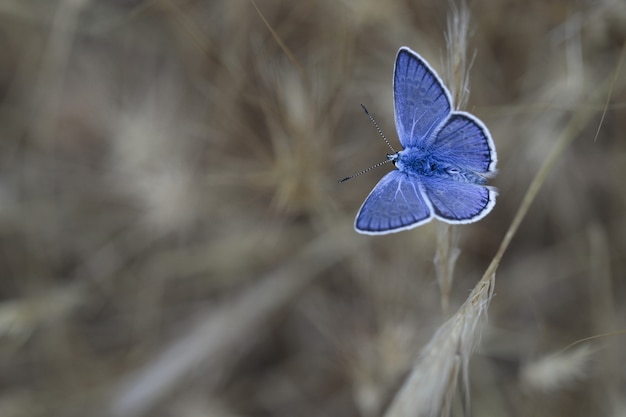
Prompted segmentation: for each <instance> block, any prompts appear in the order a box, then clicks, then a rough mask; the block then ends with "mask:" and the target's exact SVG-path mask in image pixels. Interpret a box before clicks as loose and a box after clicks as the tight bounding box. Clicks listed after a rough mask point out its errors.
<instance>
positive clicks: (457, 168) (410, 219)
mask: <svg viewBox="0 0 626 417" xmlns="http://www.w3.org/2000/svg"><path fill="white" fill-rule="evenodd" d="M393 98H394V110H395V120H396V129H397V130H398V137H399V139H400V143H401V144H402V146H403V147H404V149H403V150H401V151H400V152H396V153H393V154H389V155H387V159H389V160H390V161H392V162H393V163H394V165H395V166H396V168H397V169H396V170H393V171H391V172H390V173H388V174H387V175H385V176H384V177H383V178H382V179H381V180H380V182H379V183H378V184H376V186H375V187H374V189H373V190H372V192H371V193H370V194H369V196H367V198H366V199H365V202H363V205H362V206H361V208H360V210H359V213H358V214H357V216H356V220H355V223H354V228H355V229H356V231H357V232H359V233H365V234H370V235H382V234H387V233H394V232H399V231H402V230H408V229H412V228H414V227H417V226H420V225H422V224H424V223H427V222H429V221H431V220H432V219H433V218H436V219H439V220H441V221H444V222H446V223H451V224H461V223H472V222H475V221H477V220H480V219H482V218H483V217H485V216H486V215H487V214H488V213H489V212H490V211H491V210H492V209H493V207H494V206H495V204H496V195H497V191H496V190H495V189H494V188H493V187H489V186H486V185H484V184H485V183H486V182H487V179H488V178H490V177H492V176H494V175H495V173H496V162H497V155H496V148H495V145H494V144H493V140H492V139H491V135H490V134H489V130H488V129H487V127H486V126H485V125H484V124H483V122H481V121H480V120H479V119H478V118H477V117H476V116H474V115H472V114H469V113H466V112H462V111H455V110H453V109H452V100H451V96H450V92H449V91H448V89H447V88H446V86H445V85H444V84H443V82H442V81H441V78H439V76H438V75H437V73H436V72H435V71H434V70H433V69H432V68H431V67H430V65H428V63H427V62H426V61H425V60H424V59H423V58H422V57H420V56H419V55H418V54H417V53H415V52H413V51H412V50H411V49H409V48H407V47H402V48H400V50H399V51H398V55H397V57H396V65H395V68H394V75H393Z"/></svg>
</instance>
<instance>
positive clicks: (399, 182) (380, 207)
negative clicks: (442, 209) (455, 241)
mask: <svg viewBox="0 0 626 417" xmlns="http://www.w3.org/2000/svg"><path fill="white" fill-rule="evenodd" d="M432 216H433V215H432V210H431V208H430V206H429V204H428V202H427V201H426V200H425V198H424V195H423V193H422V191H421V185H420V183H419V182H418V181H417V179H416V177H415V176H410V175H408V174H406V173H404V172H402V171H398V170H394V171H391V172H390V173H388V174H387V175H385V176H384V177H383V178H382V179H381V180H380V182H379V183H378V184H376V186H375V187H374V189H373V190H372V192H371V193H370V195H369V196H367V198H366V199H365V201H364V202H363V205H362V206H361V209H360V210H359V213H358V214H357V216H356V221H355V223H354V228H355V229H356V231H357V232H359V233H365V234H369V235H377V234H386V233H393V232H399V231H401V230H407V229H411V228H413V227H417V226H419V225H421V224H424V223H426V222H428V221H430V220H431V219H432Z"/></svg>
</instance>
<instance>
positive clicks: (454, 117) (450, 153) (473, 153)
mask: <svg viewBox="0 0 626 417" xmlns="http://www.w3.org/2000/svg"><path fill="white" fill-rule="evenodd" d="M431 148H432V152H433V153H434V154H435V155H436V156H437V158H439V159H442V160H446V161H447V162H448V163H449V164H450V165H455V166H458V167H459V168H462V169H465V170H468V171H472V172H476V173H481V174H489V173H492V172H495V167H496V162H497V160H498V158H497V155H496V148H495V146H494V144H493V140H492V139H491V135H490V134H489V130H488V129H487V127H485V125H484V124H483V123H482V122H481V121H480V120H478V119H477V118H476V117H474V116H473V115H471V114H469V113H464V112H453V113H452V114H451V115H450V117H449V118H448V120H446V121H445V123H444V124H443V126H442V127H441V129H440V130H439V131H438V132H437V133H436V134H435V135H434V141H433V144H432V146H431Z"/></svg>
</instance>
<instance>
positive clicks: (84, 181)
mask: <svg viewBox="0 0 626 417" xmlns="http://www.w3.org/2000/svg"><path fill="white" fill-rule="evenodd" d="M256 5H257V6H258V10H257V9H256V8H255V4H254V3H252V2H250V1H227V0H162V1H141V0H109V1H88V0H65V1H36V0H33V1H21V0H5V1H2V2H1V3H0V97H1V99H2V101H1V106H0V146H1V148H0V242H1V243H0V276H1V280H0V297H1V303H0V369H1V371H0V415H1V416H3V417H27V416H28V417H39V416H54V417H56V416H99V415H102V416H141V415H150V416H180V417H197V416H218V417H222V416H224V417H227V416H228V417H234V416H300V417H307V416H311V417H313V416H342V417H348V416H355V417H356V416H363V417H370V416H378V415H381V414H382V412H383V410H384V409H385V407H386V406H387V405H388V404H389V402H390V401H391V399H392V398H393V395H394V393H395V392H396V391H397V389H398V387H399V386H400V385H401V383H402V381H403V378H404V376H405V375H406V374H407V372H408V371H409V369H410V367H411V365H412V363H413V362H414V360H415V358H416V357H417V354H418V353H419V350H420V349H421V347H423V346H424V345H425V344H426V343H427V342H428V340H429V339H430V338H431V337H432V335H433V333H434V332H435V331H436V329H437V328H438V326H439V325H441V324H442V323H443V321H444V320H445V314H444V313H443V312H442V306H441V302H440V295H439V289H438V287H437V283H436V279H435V269H434V265H433V259H434V256H435V250H436V233H437V227H438V226H437V224H436V222H433V223H431V224H428V225H425V226H422V227H419V228H417V229H414V230H411V231H407V232H403V233H399V234H393V235H388V236H381V237H371V236H362V235H358V234H356V233H355V232H354V230H353V219H354V216H355V214H356V212H357V210H358V208H359V206H360V205H361V203H362V201H363V199H364V198H365V197H366V195H367V194H368V193H369V191H370V190H371V188H372V187H373V186H374V185H375V183H376V182H377V181H378V180H379V179H380V178H381V177H382V176H383V175H384V173H385V172H387V171H388V170H389V169H390V167H389V166H385V167H381V168H378V169H376V170H374V171H372V172H370V173H368V174H367V175H364V176H361V177H359V178H357V179H353V180H351V181H349V182H347V183H342V184H338V183H337V180H338V179H340V178H343V177H345V176H347V175H350V174H353V173H356V172H357V171H360V170H361V169H363V168H366V167H368V166H370V165H373V164H374V163H376V162H379V161H381V160H384V159H385V153H386V152H388V149H387V148H386V146H385V144H384V143H383V142H382V141H381V140H380V138H379V137H378V134H377V133H376V131H375V129H374V127H373V126H372V124H371V123H370V121H369V120H368V119H367V117H366V116H365V115H364V114H363V111H362V109H361V107H360V104H361V103H363V104H365V105H366V106H367V107H368V110H369V111H370V112H371V113H372V114H373V115H374V117H375V118H376V119H377V121H378V123H379V124H380V126H381V128H382V130H383V131H384V132H385V133H386V135H387V136H388V137H389V139H390V141H391V142H392V144H393V145H395V146H396V147H399V144H398V142H397V137H396V133H395V127H394V123H393V104H392V89H391V82H392V71H393V64H394V59H395V55H396V52H397V50H398V48H399V47H400V46H403V45H406V46H409V47H411V48H412V49H414V50H415V51H417V52H418V53H420V54H421V55H422V56H424V57H425V58H426V59H427V60H429V62H430V63H431V64H432V65H433V66H434V67H435V68H436V69H437V70H438V71H439V72H440V73H443V69H444V64H445V59H446V56H447V55H446V43H445V31H446V21H447V18H448V16H449V14H450V10H451V3H450V2H445V1H444V2H441V1H434V0H432V1H427V0H421V1H420V0H416V1H409V0H398V1H389V2H380V1H373V0H372V1H369V0H363V1H356V0H340V1H329V0H320V1H311V2H292V1H279V0H275V1H266V0H257V3H256ZM469 8H470V11H471V13H472V17H471V20H470V29H471V37H470V39H469V44H468V51H467V52H468V57H470V58H471V57H472V56H475V58H474V60H473V66H472V68H471V72H470V86H471V93H470V96H469V102H468V104H467V106H466V109H467V110H468V111H471V112H473V113H475V114H476V115H477V116H478V117H480V118H481V119H482V120H483V121H484V122H485V124H486V125H487V126H489V128H490V130H491V133H492V136H493V138H494V141H495V143H496V146H497V150H498V156H499V163H498V168H499V174H498V176H497V177H496V178H495V179H494V180H493V181H492V184H493V185H495V186H496V187H498V189H499V190H500V196H499V198H498V203H497V205H496V207H495V209H494V210H493V212H492V213H491V214H490V215H489V216H487V217H486V218H485V219H484V220H482V221H480V222H478V223H475V224H471V225H465V226H461V227H459V228H458V232H459V241H458V246H459V248H460V249H461V251H462V252H461V254H460V257H459V261H458V263H457V266H456V270H455V281H454V285H453V288H452V293H451V297H450V305H451V310H452V312H454V311H455V310H456V309H457V308H458V306H459V305H461V304H462V303H463V301H464V300H465V298H466V296H467V295H468V294H469V291H470V290H471V289H472V288H473V286H474V284H475V283H476V282H477V281H478V280H479V279H480V277H481V275H482V273H483V272H484V270H485V268H486V266H487V265H488V264H489V262H490V260H491V258H492V257H493V255H494V254H495V252H496V250H497V247H498V245H499V243H500V242H501V240H502V238H503V236H504V234H505V232H506V230H507V227H508V226H509V224H510V222H511V220H512V218H513V216H514V213H515V211H516V210H517V208H518V207H519V205H520V202H521V200H522V196H523V194H524V193H525V191H526V189H527V188H528V185H529V183H530V181H531V180H532V178H533V176H534V175H535V174H536V172H537V171H538V169H539V167H540V166H541V164H542V162H543V161H544V159H545V158H546V155H547V154H548V153H549V152H550V150H551V149H552V147H553V145H554V143H555V142H556V141H557V139H558V138H559V136H561V135H563V134H564V132H566V126H567V125H568V123H569V122H570V121H571V120H572V118H584V119H585V120H588V122H585V125H584V126H585V127H584V129H583V130H582V132H581V133H580V134H578V135H577V137H576V138H573V139H574V141H573V144H572V145H571V146H570V147H568V148H567V149H566V150H565V151H564V152H563V154H562V155H561V157H560V159H559V162H558V164H557V166H556V167H555V169H554V170H553V171H552V172H551V174H550V176H549V177H548V179H547V181H546V183H545V185H544V187H543V188H542V189H541V191H540V192H539V194H538V195H537V199H536V201H535V202H534V204H533V206H532V207H531V210H530V212H529V213H528V216H527V217H526V218H525V220H524V222H523V223H522V225H521V228H520V230H519V231H518V233H517V235H516V236H515V238H514V240H513V243H512V245H511V247H510V248H509V250H508V252H507V253H506V254H505V256H504V258H503V259H502V262H501V265H500V268H499V270H498V273H497V281H496V289H495V293H496V295H495V298H494V299H493V301H492V303H491V306H490V309H489V320H488V327H487V328H486V329H485V330H484V333H483V338H482V343H481V348H480V351H479V352H478V353H477V354H476V355H474V357H473V359H472V363H471V367H470V373H469V376H470V378H469V379H470V384H471V397H472V403H471V409H472V411H473V413H475V415H481V416H504V415H506V416H531V415H532V416H560V415H563V416H589V415H605V416H624V415H626V364H625V363H626V362H625V361H624V352H625V351H626V350H625V349H626V336H624V335H610V336H603V337H600V338H597V339H594V340H592V341H589V342H587V343H583V344H581V345H578V346H576V347H573V348H571V349H568V350H566V351H565V352H563V353H562V355H560V356H557V357H553V356H550V355H552V354H553V353H556V352H559V351H561V350H562V349H564V348H565V347H567V346H568V345H569V344H570V343H572V342H575V341H577V340H580V339H583V338H586V337H590V336H594V335H601V334H604V333H607V332H612V331H616V330H623V329H626V308H625V301H626V281H625V271H626V264H625V263H626V259H625V253H626V252H625V251H626V210H625V209H626V188H625V185H624V180H625V179H626V138H625V132H626V88H625V87H626V70H625V68H626V67H625V66H621V67H619V62H620V57H621V56H622V55H623V49H624V45H625V42H626V6H625V4H624V2H623V1H622V0H599V1H593V2H592V1H582V0H580V1H570V0H552V1H547V2H546V1H543V0H531V1H527V0H525V1H521V0H515V1H514V0H509V1H495V0H476V1H473V2H471V4H470V5H469ZM264 20H265V22H266V23H265V22H264ZM474 54H475V55H474ZM620 68H621V69H620ZM605 108H606V112H605V113H604V114H603V110H604V109H605ZM460 411H461V408H460V407H455V415H461V413H460Z"/></svg>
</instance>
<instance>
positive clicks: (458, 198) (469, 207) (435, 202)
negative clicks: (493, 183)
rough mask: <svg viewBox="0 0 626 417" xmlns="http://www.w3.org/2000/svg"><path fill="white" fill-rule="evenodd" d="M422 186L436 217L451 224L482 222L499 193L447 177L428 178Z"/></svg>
mask: <svg viewBox="0 0 626 417" xmlns="http://www.w3.org/2000/svg"><path fill="white" fill-rule="evenodd" d="M421 182H422V184H423V189H424V193H425V194H426V197H427V198H428V201H429V202H430V204H431V205H432V208H433V212H434V215H435V217H436V218H438V219H439V220H443V221H445V222H447V223H453V224H454V223H471V222H474V221H476V220H479V219H482V218H483V217H485V216H486V215H487V214H489V212H490V211H491V209H493V207H494V206H495V204H496V196H497V192H496V191H495V189H493V188H492V187H487V186H484V185H479V184H472V183H467V182H459V181H456V180H453V179H450V178H445V177H424V178H422V181H421Z"/></svg>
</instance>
